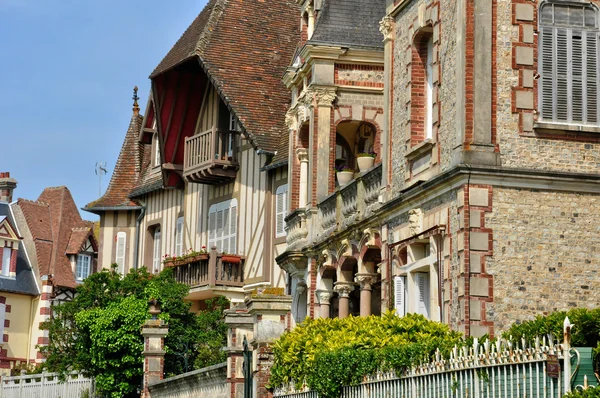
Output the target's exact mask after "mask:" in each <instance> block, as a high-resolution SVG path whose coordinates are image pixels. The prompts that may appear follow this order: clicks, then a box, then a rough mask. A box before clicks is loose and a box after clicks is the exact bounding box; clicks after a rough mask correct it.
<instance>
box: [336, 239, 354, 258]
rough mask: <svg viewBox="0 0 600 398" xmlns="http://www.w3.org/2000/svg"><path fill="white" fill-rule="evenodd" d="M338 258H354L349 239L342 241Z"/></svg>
mask: <svg viewBox="0 0 600 398" xmlns="http://www.w3.org/2000/svg"><path fill="white" fill-rule="evenodd" d="M338 253H339V255H338V258H340V257H342V256H346V257H352V245H351V243H350V241H349V240H348V239H344V240H342V242H341V243H340V249H339V250H338Z"/></svg>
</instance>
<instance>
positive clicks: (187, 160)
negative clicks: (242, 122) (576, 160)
mask: <svg viewBox="0 0 600 398" xmlns="http://www.w3.org/2000/svg"><path fill="white" fill-rule="evenodd" d="M238 134H239V132H237V131H228V130H220V129H217V128H216V127H213V128H212V129H210V130H207V131H203V132H202V133H199V134H196V135H194V136H192V137H188V138H186V139H185V152H184V161H183V162H184V163H183V176H184V177H185V179H186V180H187V181H190V182H197V183H201V184H222V183H225V182H228V181H231V180H232V179H235V176H236V174H237V170H238V168H239V164H238V161H237V141H238V137H237V135H238Z"/></svg>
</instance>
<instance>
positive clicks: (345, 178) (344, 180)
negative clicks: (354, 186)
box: [336, 171, 354, 187]
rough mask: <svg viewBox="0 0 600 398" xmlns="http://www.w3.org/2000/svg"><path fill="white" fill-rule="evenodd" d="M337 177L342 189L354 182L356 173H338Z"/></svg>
mask: <svg viewBox="0 0 600 398" xmlns="http://www.w3.org/2000/svg"><path fill="white" fill-rule="evenodd" d="M336 177H337V181H338V184H340V187H343V186H344V185H347V184H348V183H349V182H350V181H352V179H353V178H354V172H353V171H338V172H337V173H336Z"/></svg>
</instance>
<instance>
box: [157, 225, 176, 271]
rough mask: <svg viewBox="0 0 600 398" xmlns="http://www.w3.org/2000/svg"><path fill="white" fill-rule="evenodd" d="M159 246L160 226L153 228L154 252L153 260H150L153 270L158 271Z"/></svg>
mask: <svg viewBox="0 0 600 398" xmlns="http://www.w3.org/2000/svg"><path fill="white" fill-rule="evenodd" d="M160 246H161V239H160V228H159V227H157V228H156V229H155V230H154V254H153V255H154V257H153V261H152V268H153V271H154V272H158V271H160V255H161V253H160ZM179 255H180V254H179Z"/></svg>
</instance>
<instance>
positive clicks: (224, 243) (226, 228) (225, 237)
mask: <svg viewBox="0 0 600 398" xmlns="http://www.w3.org/2000/svg"><path fill="white" fill-rule="evenodd" d="M221 241H222V243H221V251H223V252H225V253H231V251H230V250H229V208H226V209H223V237H222V238H221Z"/></svg>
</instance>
